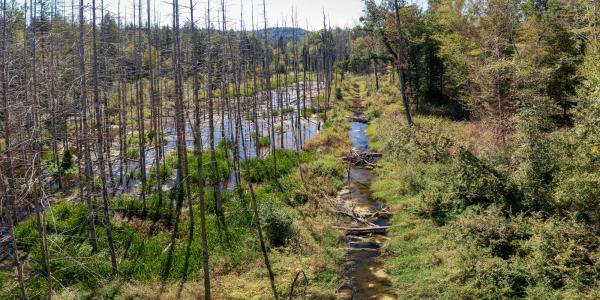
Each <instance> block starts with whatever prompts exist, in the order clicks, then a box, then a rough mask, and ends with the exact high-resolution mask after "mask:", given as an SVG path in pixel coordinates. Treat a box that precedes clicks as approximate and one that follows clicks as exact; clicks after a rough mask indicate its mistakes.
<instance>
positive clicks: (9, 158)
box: [0, 0, 29, 299]
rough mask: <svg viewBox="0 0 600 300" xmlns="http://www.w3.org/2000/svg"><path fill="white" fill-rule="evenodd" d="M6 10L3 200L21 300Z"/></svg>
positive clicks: (25, 296) (23, 288) (4, 17)
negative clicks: (4, 170)
mask: <svg viewBox="0 0 600 300" xmlns="http://www.w3.org/2000/svg"><path fill="white" fill-rule="evenodd" d="M7 19H8V16H7V9H6V0H3V1H2V73H0V76H1V77H0V79H1V80H0V82H2V103H3V106H4V115H3V118H2V119H3V123H4V143H5V147H6V159H5V162H6V172H7V174H8V176H7V177H8V178H7V179H8V180H7V181H8V187H3V189H4V190H5V193H4V198H5V199H6V201H7V203H6V209H5V219H4V220H5V221H6V223H7V224H8V237H9V238H10V241H11V247H12V255H13V258H14V261H15V268H16V269H17V277H18V281H19V288H20V289H21V296H22V298H23V299H29V294H28V293H27V287H26V286H25V279H24V276H23V265H22V264H21V259H20V257H19V249H18V248H17V240H16V239H15V233H14V224H16V221H17V208H16V207H17V205H16V197H15V195H16V190H15V175H14V169H13V153H12V144H11V125H10V108H9V103H8V78H9V74H8V59H9V53H8V52H9V51H10V38H9V37H8V36H7V26H8V24H7ZM0 182H1V183H2V185H4V179H3V178H2V179H0Z"/></svg>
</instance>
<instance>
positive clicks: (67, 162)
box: [60, 147, 73, 174]
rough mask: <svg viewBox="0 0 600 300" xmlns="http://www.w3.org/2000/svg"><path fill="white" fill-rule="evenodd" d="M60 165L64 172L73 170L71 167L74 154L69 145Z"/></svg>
mask: <svg viewBox="0 0 600 300" xmlns="http://www.w3.org/2000/svg"><path fill="white" fill-rule="evenodd" d="M60 167H61V169H62V172H63V174H64V173H66V172H68V171H69V170H71V168H73V155H72V154H71V151H70V150H69V148H68V147H67V148H66V149H65V151H64V152H63V157H62V160H61V163H60Z"/></svg>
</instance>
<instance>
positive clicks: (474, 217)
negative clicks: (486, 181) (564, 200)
mask: <svg viewBox="0 0 600 300" xmlns="http://www.w3.org/2000/svg"><path fill="white" fill-rule="evenodd" d="M451 228H452V229H451V236H453V237H454V238H453V242H454V245H455V247H456V248H457V251H458V253H459V254H460V255H459V256H458V261H457V262H456V263H457V265H456V266H457V267H458V270H459V272H458V274H457V276H456V278H454V283H455V284H456V285H457V286H456V287H455V288H456V292H457V293H458V294H459V295H461V297H463V298H482V297H483V298H488V297H489V295H495V296H498V297H499V298H515V297H525V296H527V297H529V298H531V297H533V298H535V297H536V295H538V296H540V295H543V298H548V297H551V298H556V299H562V298H580V297H582V298H585V295H587V294H590V293H593V290H594V289H595V288H596V287H597V285H598V283H599V281H600V262H599V261H598V259H597V258H595V256H596V255H597V251H598V248H599V246H600V239H599V238H598V236H596V235H594V234H591V232H593V229H592V228H591V227H589V226H588V225H586V224H585V223H581V222H577V221H576V220H574V219H573V218H567V219H562V220H561V219H557V218H547V219H545V218H542V217H541V216H540V215H539V214H534V215H531V216H525V215H523V214H521V215H517V216H510V215H506V214H505V212H504V211H503V209H502V208H501V207H500V206H496V205H493V206H490V207H489V208H488V209H486V210H484V211H483V212H481V213H465V214H464V215H463V216H461V218H459V219H458V221H457V222H456V223H454V224H453V225H452V227H451ZM590 295H591V294H590Z"/></svg>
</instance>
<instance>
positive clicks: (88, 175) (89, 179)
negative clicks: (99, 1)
mask: <svg viewBox="0 0 600 300" xmlns="http://www.w3.org/2000/svg"><path fill="white" fill-rule="evenodd" d="M84 7H85V6H84V4H83V0H79V76H80V78H81V79H80V81H81V83H80V88H79V97H80V98H79V99H80V102H81V103H80V105H81V123H82V132H83V135H82V139H83V148H84V157H85V159H84V162H85V171H84V174H85V183H86V197H85V200H86V202H87V219H88V223H89V226H90V241H91V244H92V250H93V251H94V252H96V251H98V235H97V234H96V225H95V221H94V213H95V209H94V203H93V200H92V194H93V188H94V185H93V184H94V182H93V174H92V155H91V153H90V152H91V151H90V142H89V136H88V135H89V131H90V130H89V126H88V119H87V113H88V102H87V101H88V100H87V78H86V77H87V76H86V71H85V52H84V51H85V40H84V30H85V18H84V15H83V9H84Z"/></svg>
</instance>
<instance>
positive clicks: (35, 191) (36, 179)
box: [27, 0, 52, 299]
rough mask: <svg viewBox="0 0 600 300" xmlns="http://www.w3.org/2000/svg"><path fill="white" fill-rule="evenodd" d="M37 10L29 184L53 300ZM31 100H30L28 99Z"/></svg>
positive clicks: (32, 16) (33, 12)
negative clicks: (39, 91) (40, 96)
mask: <svg viewBox="0 0 600 300" xmlns="http://www.w3.org/2000/svg"><path fill="white" fill-rule="evenodd" d="M36 9H37V2H36V1H34V0H32V1H31V10H30V24H31V72H30V73H31V75H32V82H31V87H30V88H31V89H32V90H31V95H32V97H33V99H32V101H31V102H29V101H27V102H28V103H30V105H31V106H32V117H33V145H32V147H31V148H32V150H33V167H32V176H31V178H32V179H33V181H31V182H28V189H30V190H31V191H32V194H31V196H32V199H33V203H34V205H35V216H36V225H37V230H38V234H39V238H40V247H41V250H42V262H43V264H44V265H43V270H44V273H46V277H47V285H48V286H47V289H48V291H47V297H48V298H49V299H50V298H52V272H51V270H50V258H49V251H48V236H47V233H46V220H45V218H44V206H43V202H42V201H43V199H44V198H45V197H44V196H43V192H42V188H43V181H42V166H41V164H42V134H41V130H42V126H41V124H40V116H39V114H40V107H41V106H40V101H39V97H38V90H37V85H38V81H37V74H38V72H37V69H36V63H37V62H36V60H37V52H36V51H37V49H36V45H37V42H36V32H37V26H38V24H37V21H36V17H37V16H36ZM28 95H29V94H28ZM27 100H29V99H27Z"/></svg>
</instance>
